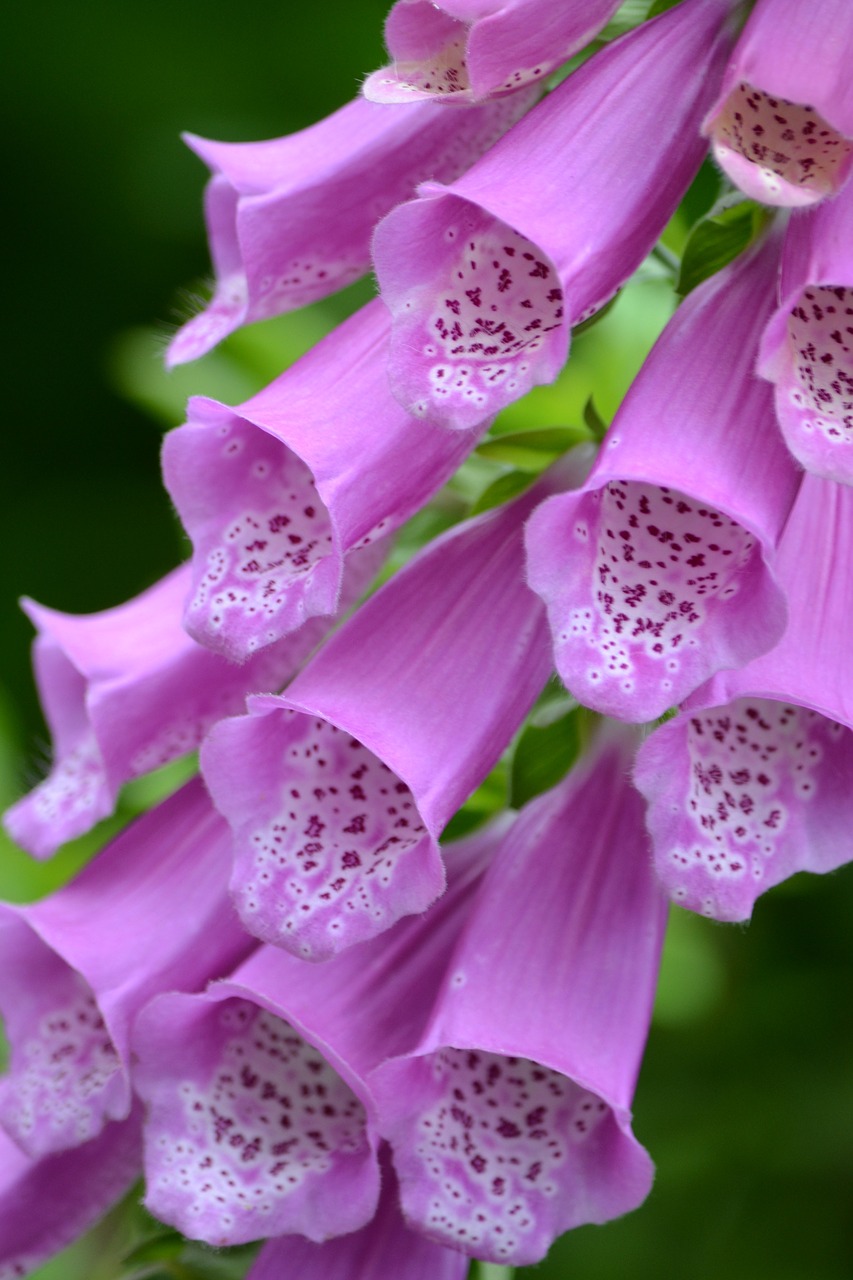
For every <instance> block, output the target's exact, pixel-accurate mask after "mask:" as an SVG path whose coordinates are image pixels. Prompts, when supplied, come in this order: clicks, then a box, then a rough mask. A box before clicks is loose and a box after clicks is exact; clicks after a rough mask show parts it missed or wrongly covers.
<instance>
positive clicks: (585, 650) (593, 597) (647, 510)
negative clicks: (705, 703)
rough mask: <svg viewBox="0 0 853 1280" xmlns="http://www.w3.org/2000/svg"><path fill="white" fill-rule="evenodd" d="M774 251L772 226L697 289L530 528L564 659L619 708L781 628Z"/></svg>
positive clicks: (739, 653) (571, 682) (665, 694)
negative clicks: (766, 335)
mask: <svg viewBox="0 0 853 1280" xmlns="http://www.w3.org/2000/svg"><path fill="white" fill-rule="evenodd" d="M777 258H778V243H777V241H776V240H775V238H771V239H769V240H768V241H767V242H766V243H765V244H764V245H763V246H762V247H761V248H760V249H759V250H758V251H756V252H754V253H752V254H751V255H750V256H749V257H747V258H746V259H744V260H739V261H737V262H735V263H734V264H733V265H732V266H731V267H730V268H728V269H727V270H726V271H724V272H721V273H720V274H719V275H717V276H714V277H713V278H712V279H711V280H709V281H707V282H706V283H705V284H704V285H703V286H701V287H700V288H698V289H696V290H695V292H694V293H692V294H691V295H690V297H688V298H687V300H686V301H685V302H684V304H683V305H682V306H681V307H680V308H679V309H678V311H677V312H676V314H675V316H674V317H673V319H672V320H671V321H670V323H669V324H668V326H667V327H666V329H665V330H664V332H663V334H662V335H661V337H660V339H659V340H658V342H657V344H656V346H655V347H654V349H653V351H652V353H651V355H650V356H649V358H648V360H647V361H646V363H645V365H644V367H643V369H642V370H641V371H640V374H639V376H638V377H637V379H636V380H635V382H634V384H633V386H632V387H631V390H630V391H629V392H628V395H627V396H626V398H625V401H624V403H623V405H622V407H621V409H620V411H619V413H618V414H617V415H616V418H615V420H614V422H613V425H612V427H611V428H610V431H609V433H608V436H607V437H606V439H605V442H604V445H603V447H602V450H601V452H600V454H599V457H598V460H597V463H596V466H595V468H594V469H593V471H592V473H591V475H590V477H589V479H588V481H587V483H586V485H585V486H584V487H583V488H582V489H581V490H579V491H578V492H576V493H567V494H561V495H559V496H557V497H554V498H551V499H550V500H549V501H547V502H545V503H544V504H543V506H542V507H541V508H540V509H539V510H538V511H537V512H536V513H535V515H534V516H533V518H532V520H531V521H530V524H529V526H528V534H527V543H528V558H529V575H530V583H531V586H532V587H533V589H534V590H535V591H538V592H539V593H540V595H541V596H542V598H543V599H544V600H545V602H546V604H547V606H548V615H549V619H550V623H551V631H552V635H553V640H554V651H555V659H556V665H557V670H558V672H559V673H560V676H561V678H562V679H563V681H564V682H565V684H566V685H567V686H568V688H569V689H570V690H571V691H572V693H574V695H575V697H577V698H578V699H579V700H580V701H581V702H583V703H586V704H587V705H589V706H591V707H594V708H595V709H596V710H597V711H602V712H604V713H605V714H607V715H615V716H618V717H620V718H621V719H623V720H636V721H640V720H651V719H653V718H654V717H655V716H659V715H661V714H662V713H663V712H664V711H666V709H667V708H668V707H671V706H673V705H674V704H675V703H676V702H679V701H680V700H681V699H682V698H685V697H686V696H687V695H688V694H689V693H690V692H691V691H692V690H693V689H695V688H696V687H697V686H698V685H700V684H701V683H702V682H703V681H705V680H707V679H708V678H709V677H710V676H711V675H712V674H713V673H714V672H715V671H718V670H720V669H722V668H726V667H735V666H740V665H742V664H743V663H745V662H748V661H749V660H750V659H751V658H753V657H755V656H756V655H757V654H759V653H763V652H764V651H765V650H767V649H769V648H771V647H772V646H773V645H774V644H775V643H776V642H777V641H778V639H779V638H780V636H781V634H782V630H783V628H784V625H785V616H786V615H785V605H784V597H783V593H782V591H781V590H780V588H779V586H778V584H777V582H776V580H775V577H774V573H773V569H772V560H773V553H774V549H775V545H776V542H777V540H778V537H779V534H780V533H781V530H782V528H783V527H784V524H785V520H786V519H787V517H788V513H789V511H790V509H791V505H792V503H793V501H794V498H795V496H796V493H797V488H798V486H799V483H800V474H801V473H800V472H799V471H798V469H797V468H796V466H795V465H794V462H793V459H792V458H791V456H790V454H789V453H788V451H787V450H786V449H785V447H784V443H783V441H782V439H781V437H780V435H779V431H778V428H777V426H776V421H775V416H774V413H773V404H772V397H771V395H770V388H769V387H768V386H767V385H766V383H763V382H762V381H761V380H760V379H758V378H756V377H754V375H753V366H754V363H755V352H756V348H757V344H758V338H759V335H760V333H761V331H762V328H763V326H764V324H765V323H766V321H767V317H768V315H769V313H770V308H771V306H772V302H773V296H774V282H775V278H776V264H777Z"/></svg>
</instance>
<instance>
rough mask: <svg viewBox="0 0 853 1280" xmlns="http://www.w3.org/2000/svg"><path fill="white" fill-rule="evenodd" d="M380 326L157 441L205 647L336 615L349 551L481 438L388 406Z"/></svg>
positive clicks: (363, 324) (209, 405)
mask: <svg viewBox="0 0 853 1280" xmlns="http://www.w3.org/2000/svg"><path fill="white" fill-rule="evenodd" d="M389 110H391V108H389ZM388 331H389V324H388V318H387V315H386V314H385V309H384V307H383V306H382V304H381V303H380V302H378V301H375V302H372V303H369V304H368V306H366V307H364V308H363V309H362V310H361V311H360V312H358V313H357V314H356V315H354V316H352V317H351V318H350V319H349V320H347V321H346V322H345V323H344V324H342V325H341V326H340V327H339V328H338V329H336V330H335V331H334V333H332V334H330V335H329V336H328V337H327V338H326V339H324V340H323V341H322V342H320V343H319V344H318V345H317V346H316V347H315V348H314V349H313V350H312V351H311V352H309V353H308V355H306V356H304V357H303V358H302V359H301V360H300V361H299V362H298V363H297V364H295V365H294V366H293V367H292V368H291V369H288V370H287V371H286V372H285V373H284V374H282V375H281V377H280V378H278V379H277V380H276V381H275V382H273V383H272V384H271V385H270V386H269V387H266V388H265V389H264V390H263V391H261V392H259V394H258V395H256V396H253V397H252V399H251V400H248V401H246V403H245V404H242V405H240V406H239V407H238V408H237V409H228V408H226V407H225V406H223V405H220V404H217V403H216V402H215V401H211V400H200V399H195V400H192V401H190V421H189V423H188V425H186V426H183V427H179V428H178V430H177V431H173V432H171V434H170V435H169V436H168V437H167V438H166V442H165V446H164V449H163V470H164V475H165V480H166V485H167V487H168V489H169V492H170V494H171V496H172V499H173V501H174V503H175V505H176V507H177V508H178V513H179V515H180V516H181V519H182V520H183V523H184V526H185V527H186V529H187V532H188V533H189V535H190V537H191V539H192V542H193V548H194V556H193V585H192V592H191V596H190V600H189V603H188V607H187V613H186V625H187V628H188V630H189V631H190V633H191V634H192V635H194V636H195V638H196V639H197V640H199V641H200V642H201V643H202V644H204V645H206V646H208V647H209V648H211V649H214V650H216V651H217V652H219V653H223V654H225V655H226V656H227V657H229V658H234V659H236V660H237V661H243V660H244V659H245V658H246V657H247V656H248V655H250V654H251V653H254V652H256V651H257V650H258V649H261V648H263V647H265V646H266V645H269V644H273V643H274V642H275V641H276V640H278V639H279V638H280V637H281V636H283V635H286V634H287V633H288V632H289V631H293V630H294V629H295V628H297V627H299V626H301V625H302V624H303V623H304V622H305V620H306V619H307V618H311V617H313V616H315V615H321V614H332V613H334V612H335V611H336V609H337V608H338V607H339V602H340V593H341V583H342V580H343V576H344V565H345V559H346V557H347V556H351V553H352V552H353V550H354V549H358V548H369V547H371V546H374V544H375V543H376V542H377V540H379V539H381V538H382V536H383V535H385V534H387V533H390V532H391V531H392V530H394V529H396V528H398V527H399V525H400V524H402V523H403V521H404V520H407V519H408V518H409V516H410V515H412V513H413V512H415V511H416V510H417V509H418V508H419V507H420V506H422V505H423V503H425V502H426V501H427V499H428V498H430V497H431V496H432V495H433V493H435V491H436V490H437V489H438V488H440V487H441V485H442V484H444V482H445V481H446V480H447V479H448V478H449V477H450V476H451V475H452V474H453V472H454V471H455V470H456V468H457V467H458V466H459V464H460V462H461V461H462V460H463V458H465V457H466V456H467V454H468V453H469V452H470V451H471V449H473V447H474V445H475V444H476V443H477V440H478V439H479V433H477V432H466V433H465V434H464V435H463V436H461V437H459V438H456V437H455V436H451V435H450V434H449V433H448V432H445V431H440V430H438V429H432V430H430V429H426V430H424V428H423V426H421V425H419V424H417V423H414V422H412V420H411V418H410V417H409V415H408V414H407V413H406V412H405V411H404V410H403V409H402V408H401V407H400V405H398V404H397V402H396V400H394V398H393V396H392V395H391V393H390V391H389V389H388V380H387V375H386V372H385V353H386V350H387V343H388ZM484 427H485V423H484V424H483V428H484ZM359 554H360V555H361V556H364V555H365V554H366V553H365V551H364V550H361V551H360V552H359ZM370 554H373V555H374V557H375V556H376V551H375V547H374V551H373V552H372V553H370Z"/></svg>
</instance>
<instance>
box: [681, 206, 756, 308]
mask: <svg viewBox="0 0 853 1280" xmlns="http://www.w3.org/2000/svg"><path fill="white" fill-rule="evenodd" d="M770 217H772V214H770V213H769V212H768V211H767V210H766V209H763V208H761V206H760V205H757V204H755V202H754V201H752V200H744V199H742V198H740V197H739V196H735V197H732V196H726V197H724V198H723V199H722V200H720V201H718V202H717V204H716V205H715V206H714V208H713V209H712V210H711V211H710V213H709V214H708V216H707V217H706V218H702V220H701V221H700V222H697V223H696V226H695V227H694V228H693V230H692V231H691V232H690V235H689V236H688V238H687V244H686V245H685V246H684V254H683V255H682V259H681V271H680V272H679V275H678V282H677V284H676V286H675V287H676V290H677V291H678V293H680V294H681V296H682V297H686V295H687V294H688V293H690V292H691V290H693V289H695V288H696V286H697V285H699V284H701V283H702V281H703V280H707V279H708V278H709V277H710V276H712V275H715V274H716V272H718V271H720V270H722V268H723V267H725V266H728V264H729V263H730V262H732V261H733V260H734V259H735V258H736V257H737V256H738V254H739V253H742V252H743V250H744V249H746V248H747V247H748V245H750V244H752V242H753V241H754V240H755V239H757V237H758V236H759V235H760V234H761V232H762V231H763V230H764V227H765V226H766V224H767V222H768V220H769V218H770Z"/></svg>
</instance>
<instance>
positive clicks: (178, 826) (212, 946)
mask: <svg viewBox="0 0 853 1280" xmlns="http://www.w3.org/2000/svg"><path fill="white" fill-rule="evenodd" d="M230 843H231V842H230V838H229V832H228V828H227V826H226V824H225V823H224V822H223V820H222V819H221V818H220V816H219V815H218V814H217V813H216V812H215V811H214V809H213V807H212V806H211V803H210V801H209V799H208V798H207V795H206V793H205V791H204V787H203V786H202V784H201V782H200V781H199V780H195V781H194V782H191V783H189V784H188V785H187V786H186V787H184V788H183V789H182V790H181V791H179V792H178V793H177V794H176V795H174V796H172V797H171V798H170V799H169V800H167V801H165V802H164V803H163V804H161V805H159V806H158V807H157V808H156V809H153V810H152V811H151V812H150V813H148V814H146V815H145V816H144V817H143V818H140V819H139V820H138V821H137V822H135V823H134V824H133V825H132V826H131V827H129V828H128V829H127V830H126V831H125V832H123V833H122V834H121V835H120V836H119V837H118V838H117V839H116V840H114V841H113V842H112V844H110V845H109V846H108V847H107V848H106V849H105V850H104V851H103V852H102V853H101V854H100V855H99V856H98V857H97V858H96V859H95V861H94V862H92V863H90V864H89V866H88V867H86V869H85V870H84V871H82V872H81V874H80V875H79V876H78V877H77V879H76V880H74V881H72V883H71V884H69V885H67V886H66V887H65V888H64V889H60V890H59V891H58V892H56V893H55V894H53V895H52V896H51V897H49V898H45V899H43V900H42V901H41V902H36V903H34V904H32V905H31V906H24V907H13V906H8V905H5V904H4V905H3V906H2V908H0V974H1V975H2V977H0V1006H2V1011H3V1019H4V1024H5V1028H6V1035H7V1037H8V1040H9V1043H10V1046H11V1063H10V1070H9V1072H8V1074H6V1075H5V1076H4V1077H2V1081H0V1121H2V1123H3V1125H4V1126H5V1128H6V1129H7V1130H8V1132H9V1133H10V1134H11V1135H12V1136H13V1137H14V1138H15V1140H16V1141H17V1142H18V1143H19V1144H20V1146H21V1147H22V1148H23V1149H24V1150H25V1151H26V1152H27V1153H28V1154H29V1155H31V1156H42V1155H45V1154H47V1153H49V1152H51V1151H60V1150H63V1149H65V1148H67V1147H73V1146H77V1145H79V1144H80V1143H83V1142H88V1141H90V1140H91V1139H93V1138H95V1137H96V1136H97V1134H98V1133H99V1132H100V1131H101V1129H102V1128H103V1126H104V1125H105V1124H106V1123H107V1122H108V1121H110V1120H122V1119H124V1118H125V1117H126V1116H127V1115H128V1113H129V1111H130V1106H131V1086H130V1050H129V1040H130V1032H131V1028H132V1024H133V1020H134V1018H135V1017H136V1014H137V1013H138V1012H139V1010H140V1009H141V1008H142V1006H143V1005H144V1004H145V1003H146V1002H147V1001H148V1000H150V998H151V997H152V996H153V995H155V994H156V993H157V992H159V991H163V990H166V989H169V988H175V987H178V988H181V989H183V990H194V989H195V988H197V987H198V986H200V985H201V984H202V983H204V982H205V981H206V980H207V979H208V978H211V977H217V976H219V975H220V974H222V973H227V972H229V970H230V969H231V968H232V967H233V966H234V964H235V963H237V962H238V961H239V960H240V959H242V957H243V956H245V955H246V954H247V953H248V951H249V950H250V949H251V947H252V945H253V939H251V938H250V937H249V936H248V935H247V934H246V933H245V931H244V930H243V929H242V928H241V927H240V922H239V920H238V919H237V917H236V915H235V913H234V910H233V907H232V905H231V902H230V899H229V897H228V871H229V864H230Z"/></svg>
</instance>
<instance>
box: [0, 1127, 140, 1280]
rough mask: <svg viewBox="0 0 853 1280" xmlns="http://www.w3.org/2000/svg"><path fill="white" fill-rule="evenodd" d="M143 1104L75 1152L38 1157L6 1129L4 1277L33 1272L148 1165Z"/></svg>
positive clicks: (0, 1263) (0, 1176) (0, 1269)
mask: <svg viewBox="0 0 853 1280" xmlns="http://www.w3.org/2000/svg"><path fill="white" fill-rule="evenodd" d="M141 1127H142V1109H141V1107H136V1108H135V1109H134V1111H133V1113H132V1114H131V1115H130V1116H129V1117H128V1119H127V1120H124V1121H122V1123H121V1124H111V1125H107V1127H106V1129H104V1131H103V1133H101V1134H100V1136H99V1137H97V1138H95V1139H94V1140H93V1141H92V1142H87V1143H86V1144H85V1145H84V1146H82V1147H76V1148H75V1149H74V1150H73V1151H63V1152H60V1153H59V1154H57V1155H49V1156H43V1157H42V1158H41V1159H39V1160H32V1159H30V1157H29V1156H26V1155H24V1154H23V1152H22V1151H20V1150H19V1149H18V1148H17V1147H16V1146H15V1144H14V1143H13V1142H12V1140H11V1138H7V1137H6V1135H5V1133H0V1170H2V1172H0V1219H2V1222H3V1230H2V1233H0V1280H19V1277H22V1276H27V1275H29V1274H30V1272H31V1271H35V1269H36V1268H37V1267H39V1266H41V1264H42V1263H43V1262H46V1261H47V1260H48V1258H51V1257H52V1256H53V1255H54V1254H55V1253H58V1252H59V1250H60V1249H64V1248H65V1246H66V1245H69V1244H71V1242H72V1241H73V1240H75V1239H76V1238H77V1236H80V1235H82V1234H83V1232H84V1231H88V1230H89V1228H90V1227H92V1226H94V1224H95V1223H96V1222H97V1220H98V1219H99V1218H100V1217H101V1216H102V1215H103V1214H104V1213H106V1211H107V1210H108V1209H109V1208H110V1207H111V1206H112V1205H113V1204H114V1203H115V1202H116V1201H117V1200H119V1199H120V1198H121V1197H122V1196H123V1195H124V1194H125V1192H126V1191H127V1190H128V1189H129V1188H130V1186H131V1184H132V1183H133V1182H134V1181H135V1179H136V1178H137V1177H138V1176H139V1173H140V1170H141V1166H142V1140H141Z"/></svg>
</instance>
